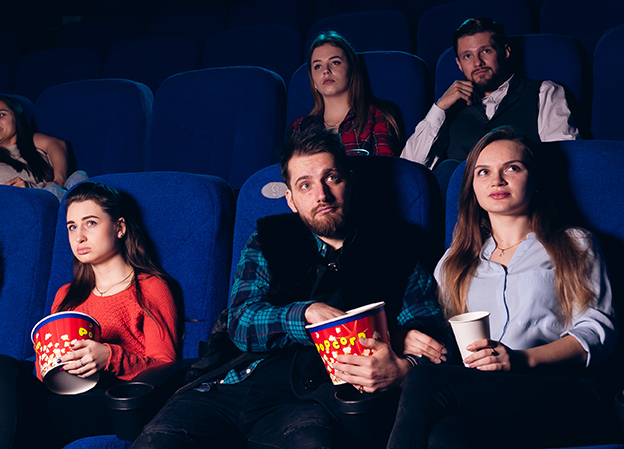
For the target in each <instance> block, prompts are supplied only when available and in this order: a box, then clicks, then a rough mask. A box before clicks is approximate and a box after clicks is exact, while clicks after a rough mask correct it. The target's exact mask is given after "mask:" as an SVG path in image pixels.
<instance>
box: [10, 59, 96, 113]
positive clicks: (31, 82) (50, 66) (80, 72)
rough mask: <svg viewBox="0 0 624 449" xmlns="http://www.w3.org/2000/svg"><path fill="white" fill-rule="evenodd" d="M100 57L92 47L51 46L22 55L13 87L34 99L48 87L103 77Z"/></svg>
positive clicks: (16, 91)
mask: <svg viewBox="0 0 624 449" xmlns="http://www.w3.org/2000/svg"><path fill="white" fill-rule="evenodd" d="M101 70H102V64H101V62H100V58H99V57H98V55H97V53H95V51H93V50H91V49H89V48H48V49H45V50H39V51H34V52H32V53H29V54H27V55H26V56H24V57H22V59H21V60H20V62H19V64H18V66H17V71H16V73H15V85H14V88H13V91H14V92H15V93H16V94H19V95H22V96H24V97H28V98H30V99H31V100H32V101H33V102H34V101H35V100H37V97H39V95H41V93H42V92H43V91H44V90H46V89H47V88H48V87H51V86H55V85H58V84H63V83H69V82H72V81H79V80H86V79H93V78H99V77H100V74H101Z"/></svg>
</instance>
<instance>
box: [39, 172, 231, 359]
mask: <svg viewBox="0 0 624 449" xmlns="http://www.w3.org/2000/svg"><path fill="white" fill-rule="evenodd" d="M91 180H92V181H97V182H101V183H104V184H106V185H109V186H111V187H114V188H116V189H118V190H119V191H121V192H125V193H127V194H129V195H130V196H131V197H132V198H133V199H134V200H135V201H136V204H137V208H138V210H139V213H140V214H141V217H142V219H143V223H144V226H145V230H146V232H147V235H148V237H149V239H150V240H151V241H152V242H153V245H154V247H155V249H156V253H157V255H158V262H160V264H161V266H162V267H163V268H164V269H165V271H166V272H167V273H169V275H171V277H173V279H174V280H175V281H177V283H178V284H179V286H180V288H181V290H182V295H183V301H184V310H185V317H186V322H185V337H184V346H183V356H184V357H185V358H192V357H197V351H198V345H199V341H201V340H204V341H205V340H206V339H207V338H208V336H209V335H210V331H211V329H212V326H213V324H214V322H215V321H216V319H217V317H218V315H219V312H221V310H223V309H224V308H225V305H226V303H227V293H228V273H229V269H230V260H231V251H232V247H231V245H232V228H233V224H234V222H233V220H234V197H233V194H232V190H231V189H230V187H229V186H228V185H227V184H226V183H225V181H223V180H222V179H219V178H217V177H214V176H202V175H194V174H190V173H172V172H166V173H164V172H143V173H123V174H113V175H104V176H96V177H94V178H92V179H91ZM65 214H66V209H65V206H64V204H61V207H60V208H59V212H58V223H57V227H56V238H55V242H54V257H53V260H52V267H53V269H52V275H51V276H50V282H49V285H48V292H47V307H46V310H48V311H49V310H50V307H51V306H52V301H53V300H54V295H55V294H56V292H57V290H58V289H59V288H60V287H61V286H62V285H64V284H66V283H68V282H70V281H71V279H72V263H73V262H72V261H73V255H72V252H71V248H70V246H69V241H68V237H67V229H66V225H65V222H66V219H65Z"/></svg>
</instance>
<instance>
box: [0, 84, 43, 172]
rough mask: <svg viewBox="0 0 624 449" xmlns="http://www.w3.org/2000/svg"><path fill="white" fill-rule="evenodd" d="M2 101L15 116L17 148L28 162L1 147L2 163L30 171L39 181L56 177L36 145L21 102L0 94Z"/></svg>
mask: <svg viewBox="0 0 624 449" xmlns="http://www.w3.org/2000/svg"><path fill="white" fill-rule="evenodd" d="M0 101H2V102H4V103H5V104H6V105H7V107H8V108H9V109H10V110H11V112H13V115H14V116H15V134H16V135H17V148H18V150H19V152H20V155H21V156H22V158H23V159H24V160H25V161H26V164H24V163H23V162H20V161H18V160H15V159H13V158H12V157H11V153H10V152H9V150H7V149H6V148H4V147H0V163H2V164H6V165H9V166H11V167H13V168H14V169H15V170H16V171H22V170H26V171H28V172H30V173H31V174H32V175H33V176H34V177H35V179H36V180H37V181H38V182H43V181H52V180H53V179H54V171H53V170H52V167H51V166H50V164H48V162H47V161H46V160H45V159H44V158H43V156H41V154H40V153H39V151H37V148H36V147H35V143H34V142H33V133H32V130H31V128H30V126H29V125H28V120H27V119H26V114H25V113H24V108H23V107H22V105H21V103H20V102H19V101H17V100H16V99H14V98H12V97H7V96H6V95H0Z"/></svg>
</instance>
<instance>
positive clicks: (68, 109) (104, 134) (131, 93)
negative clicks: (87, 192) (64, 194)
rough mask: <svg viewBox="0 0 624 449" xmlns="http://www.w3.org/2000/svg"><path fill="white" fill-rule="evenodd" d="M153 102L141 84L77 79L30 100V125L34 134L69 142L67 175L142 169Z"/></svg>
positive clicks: (146, 89) (93, 174)
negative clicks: (32, 105)
mask: <svg viewBox="0 0 624 449" xmlns="http://www.w3.org/2000/svg"><path fill="white" fill-rule="evenodd" d="M152 102H153V94H152V91H151V90H150V89H149V87H147V86H146V85H144V84H142V83H137V82H134V81H129V80H121V79H99V80H85V81H76V82H73V83H67V84H62V85H59V86H54V87H51V88H49V89H46V91H45V92H43V93H42V94H41V95H40V96H39V98H38V99H37V101H36V102H35V122H36V123H37V128H38V131H39V132H42V133H44V134H49V135H51V136H55V137H58V138H59V139H63V140H65V141H66V142H67V143H68V148H69V150H70V156H73V158H75V161H74V160H72V159H71V158H70V172H72V171H73V170H76V169H79V170H85V171H86V172H87V173H88V174H89V176H96V175H101V174H108V173H122V172H135V171H141V170H142V168H143V157H144V154H145V139H146V135H147V129H148V126H149V123H150V120H151V114H152ZM72 165H73V166H72ZM72 169H73V170H72Z"/></svg>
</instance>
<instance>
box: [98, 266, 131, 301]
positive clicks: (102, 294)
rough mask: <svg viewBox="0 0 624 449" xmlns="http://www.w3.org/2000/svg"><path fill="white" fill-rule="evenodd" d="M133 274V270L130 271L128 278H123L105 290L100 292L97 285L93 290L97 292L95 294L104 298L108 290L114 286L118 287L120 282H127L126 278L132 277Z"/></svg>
mask: <svg viewBox="0 0 624 449" xmlns="http://www.w3.org/2000/svg"><path fill="white" fill-rule="evenodd" d="M133 274H134V270H131V271H130V274H128V276H126V277H125V278H123V279H122V280H121V281H119V282H115V283H114V284H113V285H111V286H110V287H108V288H107V289H106V290H104V291H101V290H100V289H99V288H98V287H97V284H96V286H95V289H96V290H97V292H98V293H99V294H100V296H104V295H105V294H106V293H107V292H108V291H109V290H110V289H112V288H113V287H114V286H115V285H119V284H121V283H122V282H125V281H127V280H128V278H130V276H132V275H133Z"/></svg>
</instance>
